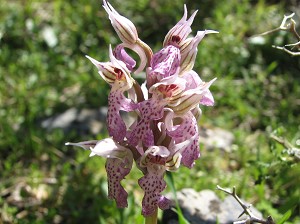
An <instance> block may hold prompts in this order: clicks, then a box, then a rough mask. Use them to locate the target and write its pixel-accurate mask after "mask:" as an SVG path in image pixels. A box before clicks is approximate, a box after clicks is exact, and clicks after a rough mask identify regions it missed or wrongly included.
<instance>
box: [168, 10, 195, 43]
mask: <svg viewBox="0 0 300 224" xmlns="http://www.w3.org/2000/svg"><path fill="white" fill-rule="evenodd" d="M196 14H197V11H195V12H194V13H193V14H192V15H191V17H190V18H189V19H188V20H187V9H186V5H184V14H183V17H182V18H181V20H180V21H179V22H178V23H177V24H176V25H175V26H174V27H173V28H172V29H171V30H170V31H169V32H168V33H167V35H166V37H165V40H164V43H163V46H164V47H165V46H167V45H174V46H177V47H180V46H181V44H182V43H183V42H184V41H185V39H186V37H187V36H188V35H189V34H190V33H191V32H192V29H191V25H192V23H193V20H194V18H195V16H196Z"/></svg>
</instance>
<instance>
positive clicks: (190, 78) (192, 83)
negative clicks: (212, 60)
mask: <svg viewBox="0 0 300 224" xmlns="http://www.w3.org/2000/svg"><path fill="white" fill-rule="evenodd" d="M180 77H181V78H183V79H185V80H186V85H185V90H188V89H196V88H197V87H198V86H200V85H201V84H202V82H203V81H202V80H201V78H200V77H199V75H198V74H197V73H196V72H195V71H193V70H191V71H188V72H185V73H183V74H182V75H181V76H180Z"/></svg>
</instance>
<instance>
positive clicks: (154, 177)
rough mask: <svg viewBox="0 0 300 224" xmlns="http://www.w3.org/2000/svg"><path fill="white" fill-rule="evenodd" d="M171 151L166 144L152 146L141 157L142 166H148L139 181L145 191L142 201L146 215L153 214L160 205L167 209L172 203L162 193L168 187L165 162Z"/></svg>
mask: <svg viewBox="0 0 300 224" xmlns="http://www.w3.org/2000/svg"><path fill="white" fill-rule="evenodd" d="M169 153H170V152H169V150H168V149H167V148H166V147H164V146H152V147H149V148H148V149H147V150H146V152H145V154H144V155H143V156H142V158H141V161H140V166H141V167H146V168H147V173H146V174H145V176H143V177H142V178H140V179H139V181H138V182H139V185H140V186H141V188H142V189H143V190H144V192H145V194H144V198H143V202H142V206H143V208H142V214H143V215H144V216H149V215H152V214H153V213H154V212H155V210H156V209H157V208H158V207H159V208H161V209H166V208H168V207H169V205H170V201H169V200H168V199H167V198H165V197H164V196H162V195H161V192H162V191H163V190H164V189H165V188H166V182H165V181H164V179H163V177H164V174H165V167H164V164H165V162H166V159H167V157H168V156H169Z"/></svg>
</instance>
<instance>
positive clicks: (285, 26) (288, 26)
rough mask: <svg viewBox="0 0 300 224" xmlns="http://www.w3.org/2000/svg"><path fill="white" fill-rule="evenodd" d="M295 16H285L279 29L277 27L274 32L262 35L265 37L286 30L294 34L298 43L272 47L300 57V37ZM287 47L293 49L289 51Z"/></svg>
mask: <svg viewBox="0 0 300 224" xmlns="http://www.w3.org/2000/svg"><path fill="white" fill-rule="evenodd" d="M294 15H295V13H292V14H291V15H288V16H286V15H284V17H283V20H282V22H281V24H280V26H279V27H277V28H275V29H273V30H270V31H266V32H264V33H262V34H260V35H261V36H263V35H267V34H270V33H274V32H277V31H280V30H284V31H287V32H290V33H292V34H293V36H294V37H295V38H296V39H297V41H298V42H296V43H293V44H286V45H284V46H283V47H280V46H276V45H272V47H274V48H276V49H279V50H283V51H285V52H286V53H288V54H290V55H292V56H300V51H299V50H300V35H299V34H298V32H297V30H296V22H295V20H293V16H294ZM287 47H291V49H288V48H287ZM294 49H296V50H297V51H294Z"/></svg>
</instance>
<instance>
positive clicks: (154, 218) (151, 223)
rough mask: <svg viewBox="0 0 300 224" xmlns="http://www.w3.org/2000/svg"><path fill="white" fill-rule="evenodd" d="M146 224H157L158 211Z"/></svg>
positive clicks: (146, 220) (147, 218)
mask: <svg viewBox="0 0 300 224" xmlns="http://www.w3.org/2000/svg"><path fill="white" fill-rule="evenodd" d="M145 224H157V209H156V210H155V212H154V213H153V215H151V216H147V217H146V218H145Z"/></svg>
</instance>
